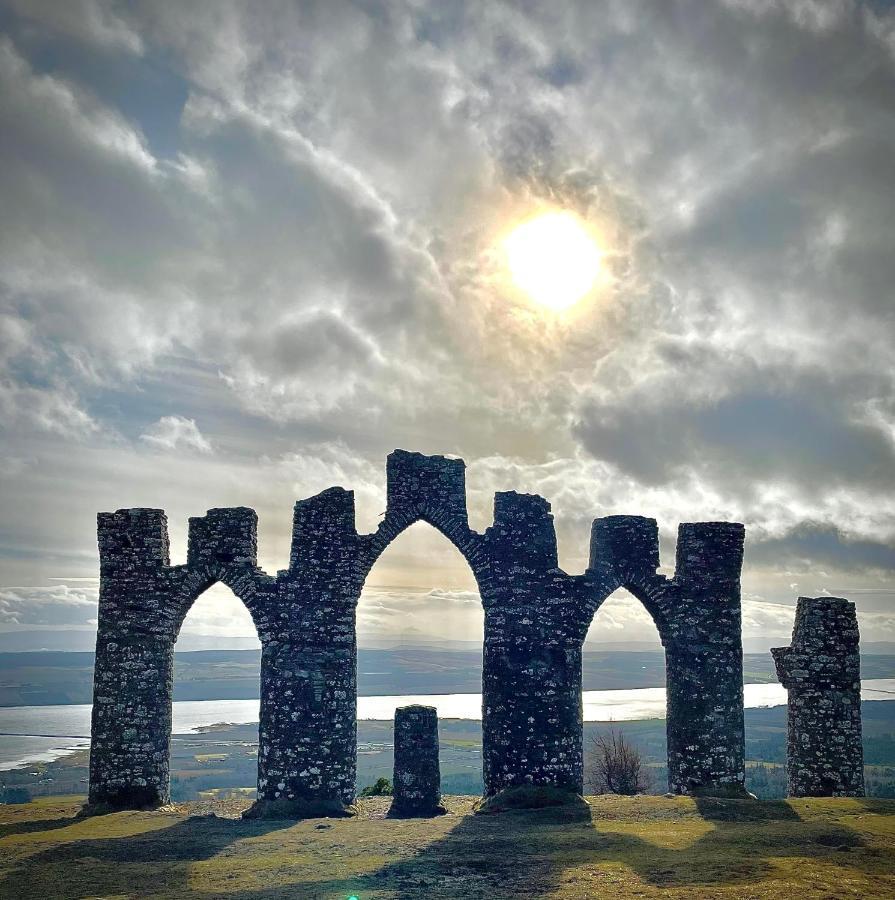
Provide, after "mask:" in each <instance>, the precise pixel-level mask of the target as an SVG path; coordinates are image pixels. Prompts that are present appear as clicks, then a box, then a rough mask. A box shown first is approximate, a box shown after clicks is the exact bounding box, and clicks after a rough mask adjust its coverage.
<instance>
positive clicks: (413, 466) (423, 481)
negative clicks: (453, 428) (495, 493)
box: [385, 450, 467, 521]
mask: <svg viewBox="0 0 895 900" xmlns="http://www.w3.org/2000/svg"><path fill="white" fill-rule="evenodd" d="M385 472H386V498H387V503H388V509H389V511H390V512H393V511H394V512H397V511H399V510H407V509H419V508H421V507H433V508H438V509H439V510H441V511H442V512H444V513H448V514H452V515H455V516H459V517H460V518H462V519H463V520H464V521H465V520H466V518H467V513H466V463H465V462H463V460H462V459H448V457H446V456H425V455H424V454H422V453H409V452H408V451H406V450H395V451H393V452H392V453H389V455H388V459H387V460H386V465H385Z"/></svg>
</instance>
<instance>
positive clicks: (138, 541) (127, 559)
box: [96, 508, 170, 576]
mask: <svg viewBox="0 0 895 900" xmlns="http://www.w3.org/2000/svg"><path fill="white" fill-rule="evenodd" d="M96 526H97V542H98V544H99V560H100V575H101V576H103V575H125V576H126V575H128V574H135V573H137V572H140V571H145V570H147V569H158V568H161V567H162V566H167V565H169V563H170V548H169V545H168V519H167V517H166V516H165V511H164V510H163V509H146V508H136V509H119V510H116V511H115V512H113V513H98V514H97V517H96Z"/></svg>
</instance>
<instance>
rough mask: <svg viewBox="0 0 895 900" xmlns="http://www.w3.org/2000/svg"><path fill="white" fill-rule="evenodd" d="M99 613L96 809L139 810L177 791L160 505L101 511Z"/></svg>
mask: <svg viewBox="0 0 895 900" xmlns="http://www.w3.org/2000/svg"><path fill="white" fill-rule="evenodd" d="M97 522H98V530H99V553H100V594H99V620H98V625H97V636H96V662H95V666H94V679H93V715H92V723H91V730H90V734H91V743H90V791H89V801H88V809H90V808H95V809H102V808H105V807H112V808H116V809H136V808H140V807H144V806H158V805H160V804H164V803H167V802H168V800H169V797H170V762H169V751H170V742H171V691H172V682H173V668H174V625H173V621H172V617H173V615H174V607H173V603H172V601H171V587H170V583H169V581H168V569H167V566H168V533H167V520H166V519H165V514H164V513H163V512H162V510H160V509H120V510H118V511H117V512H114V513H100V514H99V516H98V517H97Z"/></svg>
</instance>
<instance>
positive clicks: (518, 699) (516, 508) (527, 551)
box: [481, 491, 583, 796]
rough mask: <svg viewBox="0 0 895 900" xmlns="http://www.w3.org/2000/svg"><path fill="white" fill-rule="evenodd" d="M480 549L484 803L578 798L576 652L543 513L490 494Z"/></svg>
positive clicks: (563, 582)
mask: <svg viewBox="0 0 895 900" xmlns="http://www.w3.org/2000/svg"><path fill="white" fill-rule="evenodd" d="M485 547H486V550H485V552H486V555H487V559H488V569H489V575H488V578H487V580H486V583H484V584H482V585H481V587H482V602H483V604H484V606H485V643H484V658H483V663H484V665H483V673H482V750H483V763H484V780H485V793H486V795H488V796H491V795H493V794H496V793H497V792H498V791H501V790H503V789H504V788H507V787H514V786H517V785H528V784H536V785H554V786H556V787H559V788H562V789H566V790H570V791H575V792H579V793H580V791H581V790H582V781H583V762H582V750H581V728H582V725H581V719H582V714H581V642H580V640H578V639H577V638H576V637H575V636H573V635H571V629H570V627H569V625H568V620H569V619H570V616H571V611H572V600H571V598H572V592H573V581H572V579H571V578H569V576H567V575H565V574H564V573H563V572H561V571H560V570H559V569H558V568H557V561H556V534H555V531H554V528H553V517H552V515H550V504H549V503H548V502H547V501H546V500H544V499H543V498H541V497H538V496H536V495H531V494H517V493H515V492H514V491H509V492H506V493H499V494H497V495H496V496H495V498H494V525H492V527H491V528H489V529H488V532H487V533H486V536H485Z"/></svg>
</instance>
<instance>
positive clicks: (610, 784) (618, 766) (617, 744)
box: [589, 728, 650, 795]
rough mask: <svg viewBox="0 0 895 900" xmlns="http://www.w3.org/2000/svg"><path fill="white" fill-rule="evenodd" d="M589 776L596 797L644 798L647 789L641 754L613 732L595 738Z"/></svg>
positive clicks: (647, 782) (645, 771)
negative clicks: (641, 795) (626, 795)
mask: <svg viewBox="0 0 895 900" xmlns="http://www.w3.org/2000/svg"><path fill="white" fill-rule="evenodd" d="M589 774H590V779H589V781H590V785H591V787H592V788H593V790H594V793H596V794H628V795H631V794H643V793H645V792H646V791H647V790H648V789H649V786H650V778H649V772H648V771H647V769H646V767H645V766H644V765H643V760H642V759H641V756H640V751H639V750H638V749H637V748H636V747H635V746H634V745H633V744H631V743H630V741H628V739H627V738H626V737H625V736H624V735H623V734H622V733H621V732H620V731H616V729H615V728H610V729H609V731H608V732H604V733H601V734H597V735H595V736H594V739H593V761H592V763H591V767H590V773H589Z"/></svg>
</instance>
